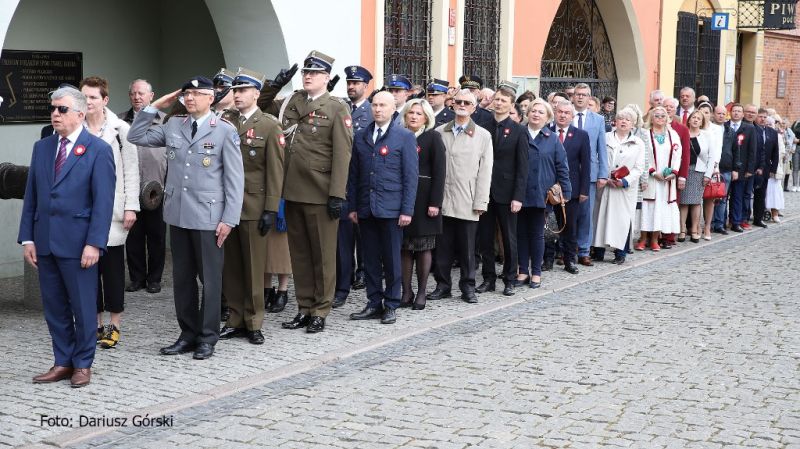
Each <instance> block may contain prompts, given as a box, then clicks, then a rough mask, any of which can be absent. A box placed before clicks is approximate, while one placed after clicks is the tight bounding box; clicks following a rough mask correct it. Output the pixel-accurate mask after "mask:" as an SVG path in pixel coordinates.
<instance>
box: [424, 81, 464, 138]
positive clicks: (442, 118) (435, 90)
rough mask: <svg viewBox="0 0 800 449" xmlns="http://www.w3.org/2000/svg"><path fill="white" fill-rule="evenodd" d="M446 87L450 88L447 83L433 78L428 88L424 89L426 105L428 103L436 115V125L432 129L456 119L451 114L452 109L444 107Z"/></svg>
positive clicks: (453, 113)
mask: <svg viewBox="0 0 800 449" xmlns="http://www.w3.org/2000/svg"><path fill="white" fill-rule="evenodd" d="M448 87H450V83H449V82H447V81H444V80H440V79H437V78H434V79H433V82H432V83H430V84H428V88H427V89H425V90H426V93H427V98H428V103H430V105H431V108H433V113H434V114H435V115H436V118H435V120H436V124H435V125H434V126H433V127H434V128H438V127H440V126H442V125H444V124H447V123H450V122H452V121H453V120H455V119H456V113H455V112H453V110H452V109H450V108H447V107H445V106H444V100H445V97H446V96H447V88H448Z"/></svg>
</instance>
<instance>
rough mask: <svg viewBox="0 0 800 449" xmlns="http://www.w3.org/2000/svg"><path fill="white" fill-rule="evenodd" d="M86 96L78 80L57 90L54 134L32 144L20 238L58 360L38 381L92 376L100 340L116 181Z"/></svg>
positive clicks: (81, 380)
mask: <svg viewBox="0 0 800 449" xmlns="http://www.w3.org/2000/svg"><path fill="white" fill-rule="evenodd" d="M85 115H86V97H85V96H84V95H83V94H82V93H80V91H78V90H76V89H72V88H61V89H58V90H56V91H55V92H53V95H52V96H51V106H50V120H51V122H52V124H53V129H54V130H55V132H56V134H53V135H51V136H48V137H47V138H45V139H42V140H40V141H38V142H36V143H35V144H34V146H33V156H32V157H31V166H30V171H29V172H28V184H27V187H26V190H25V200H24V202H23V206H22V218H21V219H20V225H19V237H18V242H19V243H21V244H22V245H23V249H24V250H23V251H24V255H25V260H26V261H27V262H28V263H29V264H31V265H32V266H33V267H34V268H37V269H38V270H39V286H40V288H41V291H42V305H43V307H44V317H45V320H46V321H47V327H48V328H49V330H50V337H51V338H52V340H53V354H54V355H55V364H54V366H53V367H52V368H50V371H48V372H47V373H45V374H42V375H39V376H36V377H34V378H33V381H34V382H35V383H49V382H57V381H59V380H62V379H67V378H69V379H70V382H71V384H72V386H73V387H83V386H85V385H88V384H89V381H90V380H91V367H92V362H93V361H94V350H95V344H96V342H97V334H96V328H95V323H96V322H97V261H98V260H99V259H100V254H101V252H102V251H104V250H105V249H106V244H107V243H108V232H109V229H110V227H111V214H112V211H113V207H114V185H115V182H116V175H115V168H114V154H113V153H112V150H111V147H110V146H109V145H108V144H107V143H105V142H103V141H102V140H101V139H99V138H97V137H95V136H93V135H91V134H89V132H88V131H86V130H85V129H83V118H84V116H85Z"/></svg>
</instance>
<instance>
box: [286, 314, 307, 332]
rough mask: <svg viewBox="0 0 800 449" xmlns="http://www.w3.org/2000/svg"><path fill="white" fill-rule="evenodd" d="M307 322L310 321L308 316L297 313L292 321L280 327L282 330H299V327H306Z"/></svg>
mask: <svg viewBox="0 0 800 449" xmlns="http://www.w3.org/2000/svg"><path fill="white" fill-rule="evenodd" d="M309 321H311V317H310V316H308V315H303V314H302V313H298V314H297V315H295V317H294V319H293V320H292V321H289V322H286V323H281V327H282V328H284V329H300V328H301V327H306V326H308V322H309Z"/></svg>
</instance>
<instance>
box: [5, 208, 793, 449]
mask: <svg viewBox="0 0 800 449" xmlns="http://www.w3.org/2000/svg"><path fill="white" fill-rule="evenodd" d="M789 197H791V195H787V211H786V217H784V219H783V221H784V223H783V224H781V225H771V226H770V229H767V230H766V231H762V230H757V231H755V232H754V231H751V232H746V233H744V234H742V235H736V234H735V233H731V234H732V235H729V236H727V237H724V236H720V235H718V234H714V237H713V240H712V241H711V242H702V243H701V244H697V245H695V244H690V243H685V244H679V245H678V246H676V247H675V248H674V249H672V250H669V251H666V250H663V251H661V252H660V253H651V252H644V253H642V252H636V253H635V254H634V255H632V256H631V257H629V258H628V261H627V262H626V264H625V265H622V266H614V265H611V264H609V263H607V262H606V263H601V264H599V265H600V268H601V269H596V268H594V269H586V268H584V267H581V268H582V272H581V274H580V275H578V276H571V275H568V274H566V273H563V272H560V270H558V268H556V271H554V272H550V273H545V276H544V281H545V282H544V283H543V288H542V289H540V290H539V291H534V290H528V289H519V290H518V293H517V295H516V296H514V297H510V298H506V297H503V296H500V295H497V294H495V295H481V296H480V298H481V302H482V303H484V304H480V305H478V306H477V307H476V306H472V305H467V304H464V303H462V302H461V301H459V300H445V301H439V302H434V301H429V302H428V304H429V306H433V307H429V308H428V309H426V310H425V311H423V312H420V313H417V312H414V313H410V314H409V312H405V313H403V314H401V315H400V316H399V319H398V326H380V325H376V324H375V323H374V322H370V323H363V322H361V323H356V322H347V321H346V315H347V314H349V313H350V312H352V311H356V310H360V308H361V307H363V291H362V292H361V293H360V294H358V295H355V297H354V296H353V295H351V298H352V299H351V300H349V301H348V305H347V306H346V307H345V309H346V310H344V311H343V312H342V311H341V309H340V311H339V312H338V313H337V312H336V311H335V312H334V313H333V314H332V315H331V318H335V319H334V320H329V328H328V329H327V330H326V332H325V333H323V334H319V335H321V336H322V337H325V339H324V340H323V339H320V338H318V337H317V336H314V337H317V338H312V336H307V335H306V334H305V333H302V334H300V333H298V332H292V331H283V330H275V328H276V326H277V325H278V324H277V323H278V322H280V321H284V320H286V319H287V318H288V317H290V316H292V315H293V314H294V313H295V312H294V309H293V304H292V303H290V305H289V306H288V307H287V311H286V312H284V313H283V314H280V316H276V315H273V314H268V316H267V318H269V319H268V320H267V321H266V322H265V326H264V329H265V331H267V332H266V334H267V338H268V340H267V345H265V347H263V348H259V347H255V348H253V347H251V345H248V344H247V343H246V342H243V343H241V344H238V345H230V344H229V343H228V342H220V344H219V345H218V351H219V352H218V354H217V355H215V357H214V358H212V359H211V360H215V359H216V360H218V361H219V362H218V364H217V365H214V366H212V368H214V369H213V370H207V369H205V368H209V366H208V364H206V366H203V362H196V361H191V359H190V358H189V359H188V360H187V359H186V357H182V358H177V357H171V358H166V357H161V356H158V355H157V354H156V353H155V351H156V349H155V346H156V345H157V342H160V343H170V342H171V341H172V339H174V334H175V332H176V329H175V328H177V326H176V325H175V323H174V317H173V316H174V315H171V314H169V312H172V314H174V312H173V311H172V309H171V308H170V306H171V299H172V298H171V296H172V295H171V289H167V290H168V293H167V294H164V293H162V298H161V299H160V300H161V301H163V302H164V304H161V308H162V309H163V310H162V313H163V311H166V312H168V315H166V316H163V315H161V316H159V314H158V313H156V314H155V315H156V316H155V317H153V316H149V317H147V316H145V317H144V322H143V323H141V322H138V321H136V320H135V318H134V317H133V316H130V315H133V313H128V312H126V313H127V315H124V316H123V333H122V338H123V340H122V342H123V343H121V345H123V344H126V345H125V346H121V347H127V348H132V349H133V350H134V351H129V352H122V351H119V352H117V353H116V354H113V353H112V352H109V351H103V350H100V349H98V359H100V358H102V357H104V356H106V355H107V354H106V353H109V354H113V357H112V358H111V361H113V362H115V363H121V364H126V366H127V367H130V365H132V364H138V363H142V365H141V366H138V365H137V368H134V369H133V373H137V372H138V371H139V369H142V370H144V371H145V372H146V373H145V377H146V378H145V381H146V382H158V381H159V380H161V381H164V383H165V384H168V383H169V381H173V382H174V378H172V377H171V372H170V370H171V369H173V368H174V369H176V370H177V371H178V374H179V375H180V376H186V378H185V379H179V380H178V382H177V384H178V386H182V387H183V389H181V388H177V390H179V391H177V392H175V394H172V395H170V394H167V393H166V391H167V390H169V388H163V387H162V388H161V389H160V390H161V391H159V388H157V387H155V386H154V385H151V386H153V387H154V388H152V390H153V391H152V392H150V396H147V393H148V385H146V384H145V385H141V384H138V385H133V387H134V388H133V389H131V388H130V387H129V386H127V385H126V383H127V382H129V381H127V380H124V381H122V382H120V381H119V380H116V384H115V385H109V386H108V387H107V388H103V383H104V381H105V382H108V381H111V380H112V379H110V376H108V373H103V371H104V370H105V371H107V372H113V369H112V367H111V366H104V365H113V364H112V363H108V362H107V361H106V363H104V364H97V363H96V365H101V366H100V367H99V368H100V369H97V368H96V369H95V373H101V374H100V376H98V375H97V374H96V375H95V377H94V378H93V385H92V386H90V388H89V389H80V390H71V389H68V386H66V388H67V389H66V390H65V389H64V388H61V387H62V385H59V386H58V387H57V388H53V387H54V386H52V385H50V386H36V387H31V385H30V384H29V377H30V376H31V375H32V374H33V373H35V372H38V371H39V370H42V368H41V367H43V366H44V365H43V364H42V361H43V360H47V359H48V358H49V357H50V353H49V351H50V347H49V341H48V340H49V336H48V335H47V331H46V328H45V327H44V323H43V320H42V319H41V316H40V315H39V314H38V313H28V314H27V315H26V314H24V313H20V315H23V316H22V319H21V320H19V321H22V323H23V326H21V328H22V329H25V328H26V327H25V326H24V323H26V322H35V323H36V326H38V327H37V332H38V333H40V334H41V333H42V332H43V333H44V334H41V335H38V336H37V338H39V339H40V340H39V342H40V341H41V339H45V341H46V343H47V344H45V345H44V346H43V345H41V344H39V345H38V346H37V345H36V343H37V341H34V342H33V343H34V345H33V346H31V347H30V348H33V350H29V351H25V354H26V357H23V358H24V359H25V363H23V366H24V369H21V370H20V369H19V368H17V369H15V370H13V375H9V374H8V373H9V372H10V371H11V370H7V369H5V368H3V369H2V371H0V381H2V382H3V383H4V384H5V385H6V388H8V387H9V385H13V384H17V385H13V386H14V387H20V388H21V389H22V390H26V391H27V393H29V394H27V395H26V394H18V393H19V392H18V391H16V390H13V389H11V390H10V391H9V394H8V395H7V396H5V398H4V399H3V403H0V404H2V405H4V406H5V405H11V410H10V413H9V407H2V408H0V416H4V417H5V416H13V417H14V418H16V420H17V421H16V422H13V423H12V426H11V429H10V430H9V429H6V430H5V431H2V430H0V443H7V444H14V445H16V444H25V443H31V442H32V441H37V440H38V441H40V443H39V444H36V445H33V446H29V447H53V446H57V447H66V446H71V445H75V444H78V443H80V442H84V441H87V440H90V439H94V438H98V437H101V436H103V435H105V434H108V433H110V432H114V431H117V430H119V429H117V428H113V427H99V428H92V427H85V428H82V429H78V430H67V431H65V432H62V433H57V434H55V435H53V434H52V433H53V432H54V431H53V430H49V432H50V433H51V435H45V438H44V439H42V438H41V437H38V438H37V436H38V435H39V433H37V432H33V433H31V432H29V431H28V430H26V429H24V426H25V425H27V426H29V427H39V428H41V426H40V425H39V422H38V421H39V415H40V414H58V413H59V412H60V413H61V414H62V415H68V414H69V413H68V412H67V406H68V405H69V406H72V405H74V404H72V403H71V402H70V401H72V400H76V399H77V400H79V401H81V400H83V399H81V398H82V396H83V395H87V396H89V398H88V400H83V402H82V404H83V405H84V408H83V409H80V408H78V410H80V413H86V414H91V415H92V416H99V415H106V416H109V417H123V416H124V417H128V418H131V417H132V416H134V415H140V416H144V415H147V414H149V415H150V416H160V415H168V414H173V413H176V412H179V411H182V410H187V409H191V408H196V407H202V406H204V405H206V404H208V403H209V402H211V401H215V400H225V399H227V398H230V397H231V396H232V395H235V394H237V393H241V392H244V391H246V390H251V389H254V388H258V387H262V386H265V385H267V384H270V383H274V382H277V381H280V380H282V379H286V378H290V377H292V376H296V375H298V374H301V373H308V372H311V371H313V370H316V369H319V368H321V367H325V366H326V365H330V364H332V363H334V362H338V361H341V360H343V359H346V358H350V357H354V356H358V355H360V354H363V353H366V352H369V351H374V350H376V349H378V348H381V347H384V346H386V345H390V344H392V343H396V342H401V341H403V340H408V339H409V338H411V337H414V336H416V335H419V334H422V333H425V332H429V331H432V330H436V329H440V328H443V327H446V326H450V325H453V324H456V323H459V322H462V321H465V320H470V319H474V318H477V317H480V316H483V315H486V314H490V313H493V312H497V311H500V310H502V309H506V308H509V307H511V306H514V305H517V304H520V303H523V302H530V301H533V300H536V299H539V298H542V297H543V296H547V295H550V294H553V293H556V292H560V291H562V290H565V289H569V288H573V287H576V286H579V285H581V284H587V283H590V282H592V281H595V280H597V279H600V278H603V277H606V276H610V275H613V274H615V273H618V272H620V271H627V270H632V269H635V268H637V267H641V266H644V265H648V264H651V263H654V262H657V261H660V260H663V259H664V258H668V257H676V256H680V255H682V254H686V253H689V252H693V251H698V250H703V248H706V247H707V246H710V245H716V244H720V243H723V242H728V241H731V240H732V239H737V241H739V239H742V240H741V241H742V242H746V241H750V240H754V239H756V238H759V237H761V236H762V232H768V233H778V232H780V230H781V229H782V228H783V227H788V226H796V225H797V223H796V219H797V218H800V216H798V214H790V213H789V211H790V209H792V208H791V207H790V204H791V205H793V203H796V201H791V202H790V201H789V200H790V198H789ZM791 199H793V198H791ZM607 259H608V258H607ZM479 279H480V277H479ZM431 283H432V280H431ZM454 284H455V282H454ZM0 285H1V284H0ZM430 289H431V286H430V284H429V287H428V290H429V291H430ZM531 292H535V293H533V294H532V293H531ZM290 296H291V295H290ZM148 298H149V297H148V296H146V295H145V294H136V295H129V296H128V297H127V301H126V302H127V305H129V306H132V303H134V302H137V301H142V302H144V301H148ZM487 300H489V301H491V302H488V303H487ZM437 303H439V304H437ZM440 304H441V305H440ZM436 306H439V307H438V308H437V307H436ZM442 306H444V307H442ZM133 308H134V307H129V309H133ZM290 309H291V310H290ZM429 310H435V311H436V312H434V313H429ZM424 314H428V315H432V319H431V320H429V321H427V322H425V323H423V324H418V321H413V320H411V319H409V318H408V317H409V316H411V317H414V318H417V317H420V318H427V317H428V316H426V315H424ZM5 315H6V317H5V318H2V319H0V337H4V338H3V340H4V341H5V343H2V344H0V348H1V347H4V346H9V345H14V343H20V342H19V339H20V337H21V333H20V331H19V326H18V328H17V329H14V330H12V332H15V334H14V335H13V337H14V338H12V339H11V341H10V342H9V335H4V332H3V330H4V329H5V331H8V329H9V328H10V327H13V326H11V325H10V324H9V323H11V322H14V321H17V320H18V319H19V317H18V316H17V317H15V316H13V315H14V314H13V313H12V314H10V315H12V316H8V315H9V314H5ZM148 318H149V320H148ZM153 318H156V319H158V320H160V321H159V323H158V324H160V325H161V326H163V327H164V328H163V329H153V333H152V334H150V335H146V337H147V342H148V343H149V346H146V347H144V348H142V347H134V346H136V345H135V344H134V343H135V342H136V338H135V337H134V335H131V334H126V333H125V329H126V327H125V326H126V320H130V321H131V324H129V325H128V327H127V329H131V328H134V329H135V328H137V327H140V326H143V327H144V328H145V329H146V328H147V327H148V325H149V326H151V327H152V326H153V324H154V323H153V322H152V319H153ZM401 323H403V325H399V324H401ZM268 326H269V327H268ZM330 334H334V335H330ZM170 335H172V336H173V338H170ZM283 335H287V336H288V335H295V339H292V340H293V341H291V342H288V341H286V338H285V337H283V338H281V337H282V336H283ZM272 336H278V338H274V339H271V338H270V337H272ZM125 339H129V342H125ZM298 342H300V343H302V344H298ZM326 342H327V343H328V344H325V343H326ZM30 343H31V342H30V341H27V340H26V341H25V342H24V344H30ZM234 343H240V342H234ZM268 345H275V346H279V347H280V346H282V345H285V346H290V347H291V348H290V349H298V347H299V348H300V349H302V350H304V351H306V352H307V354H308V355H309V357H308V358H307V359H305V360H300V361H296V357H286V354H285V352H286V351H280V350H279V351H278V353H284V354H283V363H280V362H279V363H278V364H276V366H275V367H273V368H271V369H264V367H263V366H262V365H261V364H257V365H255V366H253V365H252V363H250V364H249V365H247V364H244V365H245V366H244V368H245V369H244V370H239V371H244V372H245V374H246V375H243V376H242V377H240V378H238V379H234V380H232V381H231V380H229V379H228V378H227V377H226V376H223V378H221V379H220V378H215V379H211V380H210V381H207V379H206V378H205V376H204V375H206V374H208V373H210V372H214V371H217V370H223V371H224V370H232V371H228V372H230V373H234V372H236V370H237V368H239V367H240V365H242V364H243V360H248V361H250V362H252V360H249V359H248V358H247V356H252V355H254V354H259V355H260V356H261V357H262V358H265V359H266V358H268V357H267V356H268V355H269V354H265V353H264V352H265V351H264V350H265V349H269V348H268ZM319 346H324V347H323V348H319ZM30 348H29V349H30ZM273 349H274V348H273ZM278 349H280V348H278ZM6 352H7V353H14V352H15V351H6ZM16 352H17V353H18V352H19V351H16ZM134 352H135V354H134ZM270 352H271V350H270ZM243 353H244V354H243ZM118 354H123V355H121V356H118ZM223 354H232V355H234V356H235V357H234V358H233V359H232V358H230V357H227V358H226V357H225V356H224V355H223ZM293 355H295V354H293ZM300 355H303V354H300ZM134 356H135V357H136V360H132V359H131V358H132V357H134ZM141 357H144V359H142V358H141ZM236 357H238V359H236ZM10 360H15V359H14V357H13V356H12V358H11V359H10ZM257 362H259V363H266V362H267V360H258V361H257ZM152 364H155V365H157V366H156V367H153V366H151V365H152ZM148 368H149V369H148ZM154 368H161V369H162V370H163V371H159V370H156V369H154ZM44 369H46V367H44ZM154 371H155V372H156V373H158V372H161V376H160V377H159V375H157V374H155V375H154V374H153V372H154ZM248 371H249V374H248V373H247V372H248ZM125 373H129V371H125ZM104 374H105V375H104ZM115 374H117V375H119V373H115ZM127 375H129V374H127ZM123 379H127V378H126V377H124V376H123ZM204 381H207V382H204ZM26 382H27V383H26ZM135 383H136V382H134V384H135ZM187 383H188V384H192V385H191V386H193V387H194V388H189V392H188V393H187V392H186V391H185V390H186V387H187V385H186V384H187ZM97 384H100V385H97ZM209 384H216V385H214V386H212V387H211V388H207V387H208V386H209ZM166 386H167V387H168V386H169V385H166ZM204 387H205V388H204ZM91 388H95V392H93V391H92V390H91ZM117 388H119V390H117ZM31 390H33V391H32V394H30V393H31ZM97 390H100V391H97ZM87 392H88V393H87ZM115 392H116V395H115V394H114V393H115ZM23 393H24V392H23ZM94 393H97V394H94ZM4 395H5V394H4ZM125 395H133V396H145V398H144V399H140V401H141V402H144V403H148V402H149V404H148V405H146V406H144V407H141V406H139V407H137V406H136V404H137V403H138V402H137V401H131V402H126V401H125V400H124V399H125ZM9 398H11V400H10V404H6V403H5V401H7V400H9ZM14 399H18V400H20V401H33V402H34V405H35V406H36V409H31V408H30V407H29V408H27V409H26V408H25V407H20V406H19V404H16V405H15V404H14ZM164 399H167V400H166V401H164ZM48 403H49V404H48ZM98 403H100V404H108V403H118V404H119V405H120V407H121V408H118V409H117V410H108V409H105V410H104V409H98V408H97V404H98ZM126 403H128V404H130V405H129V406H128V407H125V404H126ZM46 405H49V406H50V408H49V409H48V408H47V407H46ZM124 408H127V410H124ZM130 410H135V412H130ZM42 411H44V412H48V413H42ZM26 412H27V416H25V413H26ZM78 413H79V412H78V411H75V412H73V414H72V416H73V417H74V416H77V414H78ZM31 415H35V416H31ZM4 419H5V418H4ZM20 420H21V422H20ZM128 422H130V419H129V420H128ZM45 430H48V429H45ZM130 430H131V431H136V430H138V429H135V428H132V429H130ZM122 432H124V433H128V432H125V431H124V430H123V431H122ZM6 437H9V438H10V439H9V440H8V441H6V440H5V438H6Z"/></svg>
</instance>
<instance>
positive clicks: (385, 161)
mask: <svg viewBox="0 0 800 449" xmlns="http://www.w3.org/2000/svg"><path fill="white" fill-rule="evenodd" d="M394 112H395V107H394V101H393V99H392V95H391V94H390V93H388V92H379V93H378V94H377V95H375V97H374V98H373V99H372V115H373V117H374V118H375V123H373V124H371V125H370V126H368V127H367V128H366V129H362V130H361V131H358V132H356V135H355V137H354V138H353V153H352V158H351V160H350V173H349V176H348V182H347V198H348V199H349V200H348V203H347V204H348V206H349V208H350V219H351V220H352V221H353V223H358V225H359V228H360V230H361V240H362V242H363V243H364V262H365V264H364V265H365V267H366V274H367V299H368V300H369V302H368V303H367V306H366V307H365V308H364V310H363V311H361V312H360V313H354V314H351V315H350V319H352V320H368V319H375V318H380V320H381V323H383V324H392V323H394V322H395V321H396V317H395V309H397V308H398V307H399V306H400V286H401V269H400V245H401V243H402V242H403V227H404V226H407V225H408V224H409V223H411V216H412V215H414V202H415V201H416V198H417V181H418V177H419V158H418V156H417V139H416V138H415V137H414V133H412V132H411V131H409V130H407V129H405V128H403V127H402V126H398V125H396V124H395V123H394V122H393V121H392V114H393V113H394ZM381 278H383V279H385V280H386V289H382V288H381V286H382V285H381Z"/></svg>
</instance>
